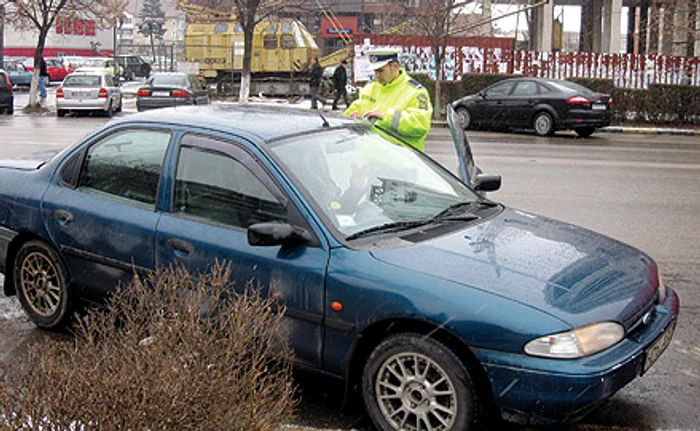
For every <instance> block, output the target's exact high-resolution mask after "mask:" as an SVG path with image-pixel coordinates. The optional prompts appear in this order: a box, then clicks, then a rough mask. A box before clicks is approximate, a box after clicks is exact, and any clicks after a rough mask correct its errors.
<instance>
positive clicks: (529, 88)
mask: <svg viewBox="0 0 700 431" xmlns="http://www.w3.org/2000/svg"><path fill="white" fill-rule="evenodd" d="M537 94H538V92H537V83H536V82H533V81H521V82H518V83H517V84H515V88H514V89H513V93H512V95H513V96H536V95H537Z"/></svg>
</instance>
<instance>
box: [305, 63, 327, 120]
mask: <svg viewBox="0 0 700 431" xmlns="http://www.w3.org/2000/svg"><path fill="white" fill-rule="evenodd" d="M321 78H323V68H322V67H321V65H320V64H318V57H314V66H313V68H312V69H311V79H310V80H309V84H310V86H311V109H318V102H321V106H323V105H325V103H324V102H323V98H321V96H319V94H318V92H319V88H320V87H321Z"/></svg>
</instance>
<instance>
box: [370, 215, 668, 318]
mask: <svg viewBox="0 0 700 431" xmlns="http://www.w3.org/2000/svg"><path fill="white" fill-rule="evenodd" d="M417 236H418V235H414V236H406V237H405V238H404V239H406V240H410V238H412V237H417ZM372 255H373V256H374V257H375V258H376V259H379V260H381V261H383V262H385V263H389V264H392V265H395V266H398V267H402V268H405V269H406V271H407V273H408V272H409V271H418V272H421V273H425V274H429V275H432V276H434V277H437V278H441V279H446V280H449V281H451V282H454V283H459V284H462V285H464V286H465V287H469V288H476V289H480V290H483V291H488V292H491V293H493V294H496V295H499V296H502V297H506V298H509V299H511V300H513V301H517V302H520V303H523V304H526V305H528V306H531V307H533V308H536V309H539V310H541V311H543V312H545V313H548V314H550V315H553V316H555V317H557V318H559V319H561V320H563V321H565V322H567V323H568V324H570V325H572V327H577V326H582V325H586V324H589V323H592V322H597V321H617V322H620V323H622V324H623V325H625V326H626V327H630V326H631V325H632V324H633V322H634V321H635V320H636V319H637V318H638V317H639V313H640V312H641V310H643V309H645V308H647V307H648V306H649V303H650V302H652V301H654V300H655V298H656V295H657V293H656V292H657V286H658V277H657V275H656V266H655V264H654V262H653V261H652V259H651V258H650V257H649V256H647V255H646V254H644V253H642V252H641V251H639V250H637V249H635V248H633V247H631V246H629V245H626V244H623V243H621V242H619V241H616V240H613V239H611V238H608V237H606V236H604V235H601V234H598V233H595V232H592V231H589V230H587V229H584V228H581V227H577V226H574V225H571V224H568V223H563V222H559V221H556V220H552V219H549V218H546V217H541V216H537V215H533V214H529V213H526V212H523V211H518V210H513V209H505V210H504V211H503V212H502V213H500V214H499V215H497V216H496V217H494V218H491V219H489V220H486V221H484V222H482V223H480V224H477V225H474V226H472V227H468V228H466V229H463V230H459V231H457V232H455V233H452V234H447V235H443V236H440V237H437V238H433V239H429V240H423V241H419V242H416V243H415V244H414V245H413V246H410V247H400V248H394V249H383V250H374V251H372ZM407 276H408V275H407ZM426 288H435V286H426Z"/></svg>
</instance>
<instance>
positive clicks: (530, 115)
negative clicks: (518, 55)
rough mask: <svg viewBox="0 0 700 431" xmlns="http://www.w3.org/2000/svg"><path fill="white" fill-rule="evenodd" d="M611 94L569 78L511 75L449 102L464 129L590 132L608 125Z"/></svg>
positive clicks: (543, 132) (587, 134)
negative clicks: (564, 79) (513, 76)
mask: <svg viewBox="0 0 700 431" xmlns="http://www.w3.org/2000/svg"><path fill="white" fill-rule="evenodd" d="M611 104H612V98H611V97H610V96H609V95H607V94H601V93H596V92H594V91H593V90H590V89H588V88H586V87H584V86H581V85H578V84H575V83H573V82H569V81H561V80H554V79H542V78H513V79H506V80H504V81H500V82H498V83H496V84H493V85H492V86H490V87H488V88H486V89H485V90H482V91H480V92H478V93H477V94H473V95H470V96H466V97H463V98H461V99H458V100H456V101H455V102H453V103H452V106H453V108H454V109H455V111H456V112H457V115H458V117H459V119H460V121H461V123H462V124H463V125H464V127H465V128H466V129H469V128H479V127H481V128H487V129H534V131H535V133H537V134H538V135H540V136H551V135H553V134H554V132H556V131H557V130H571V129H573V130H574V131H575V132H576V133H577V134H578V135H579V136H581V137H587V136H590V135H591V134H592V133H593V132H594V131H595V130H596V129H599V128H601V127H606V126H609V125H610V108H611Z"/></svg>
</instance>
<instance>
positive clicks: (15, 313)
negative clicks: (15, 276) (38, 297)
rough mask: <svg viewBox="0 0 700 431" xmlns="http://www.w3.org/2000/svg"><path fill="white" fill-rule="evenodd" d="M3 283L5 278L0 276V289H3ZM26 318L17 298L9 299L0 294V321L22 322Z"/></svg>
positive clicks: (0, 290)
mask: <svg viewBox="0 0 700 431" xmlns="http://www.w3.org/2000/svg"><path fill="white" fill-rule="evenodd" d="M3 281H4V278H3V276H2V275H0V287H2V283H3ZM0 292H2V289H0ZM25 316H26V315H25V314H24V312H23V311H22V306H20V305H19V301H18V300H17V297H16V296H12V297H10V298H8V297H6V296H5V295H3V294H2V293H0V320H20V319H23V318H25Z"/></svg>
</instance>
